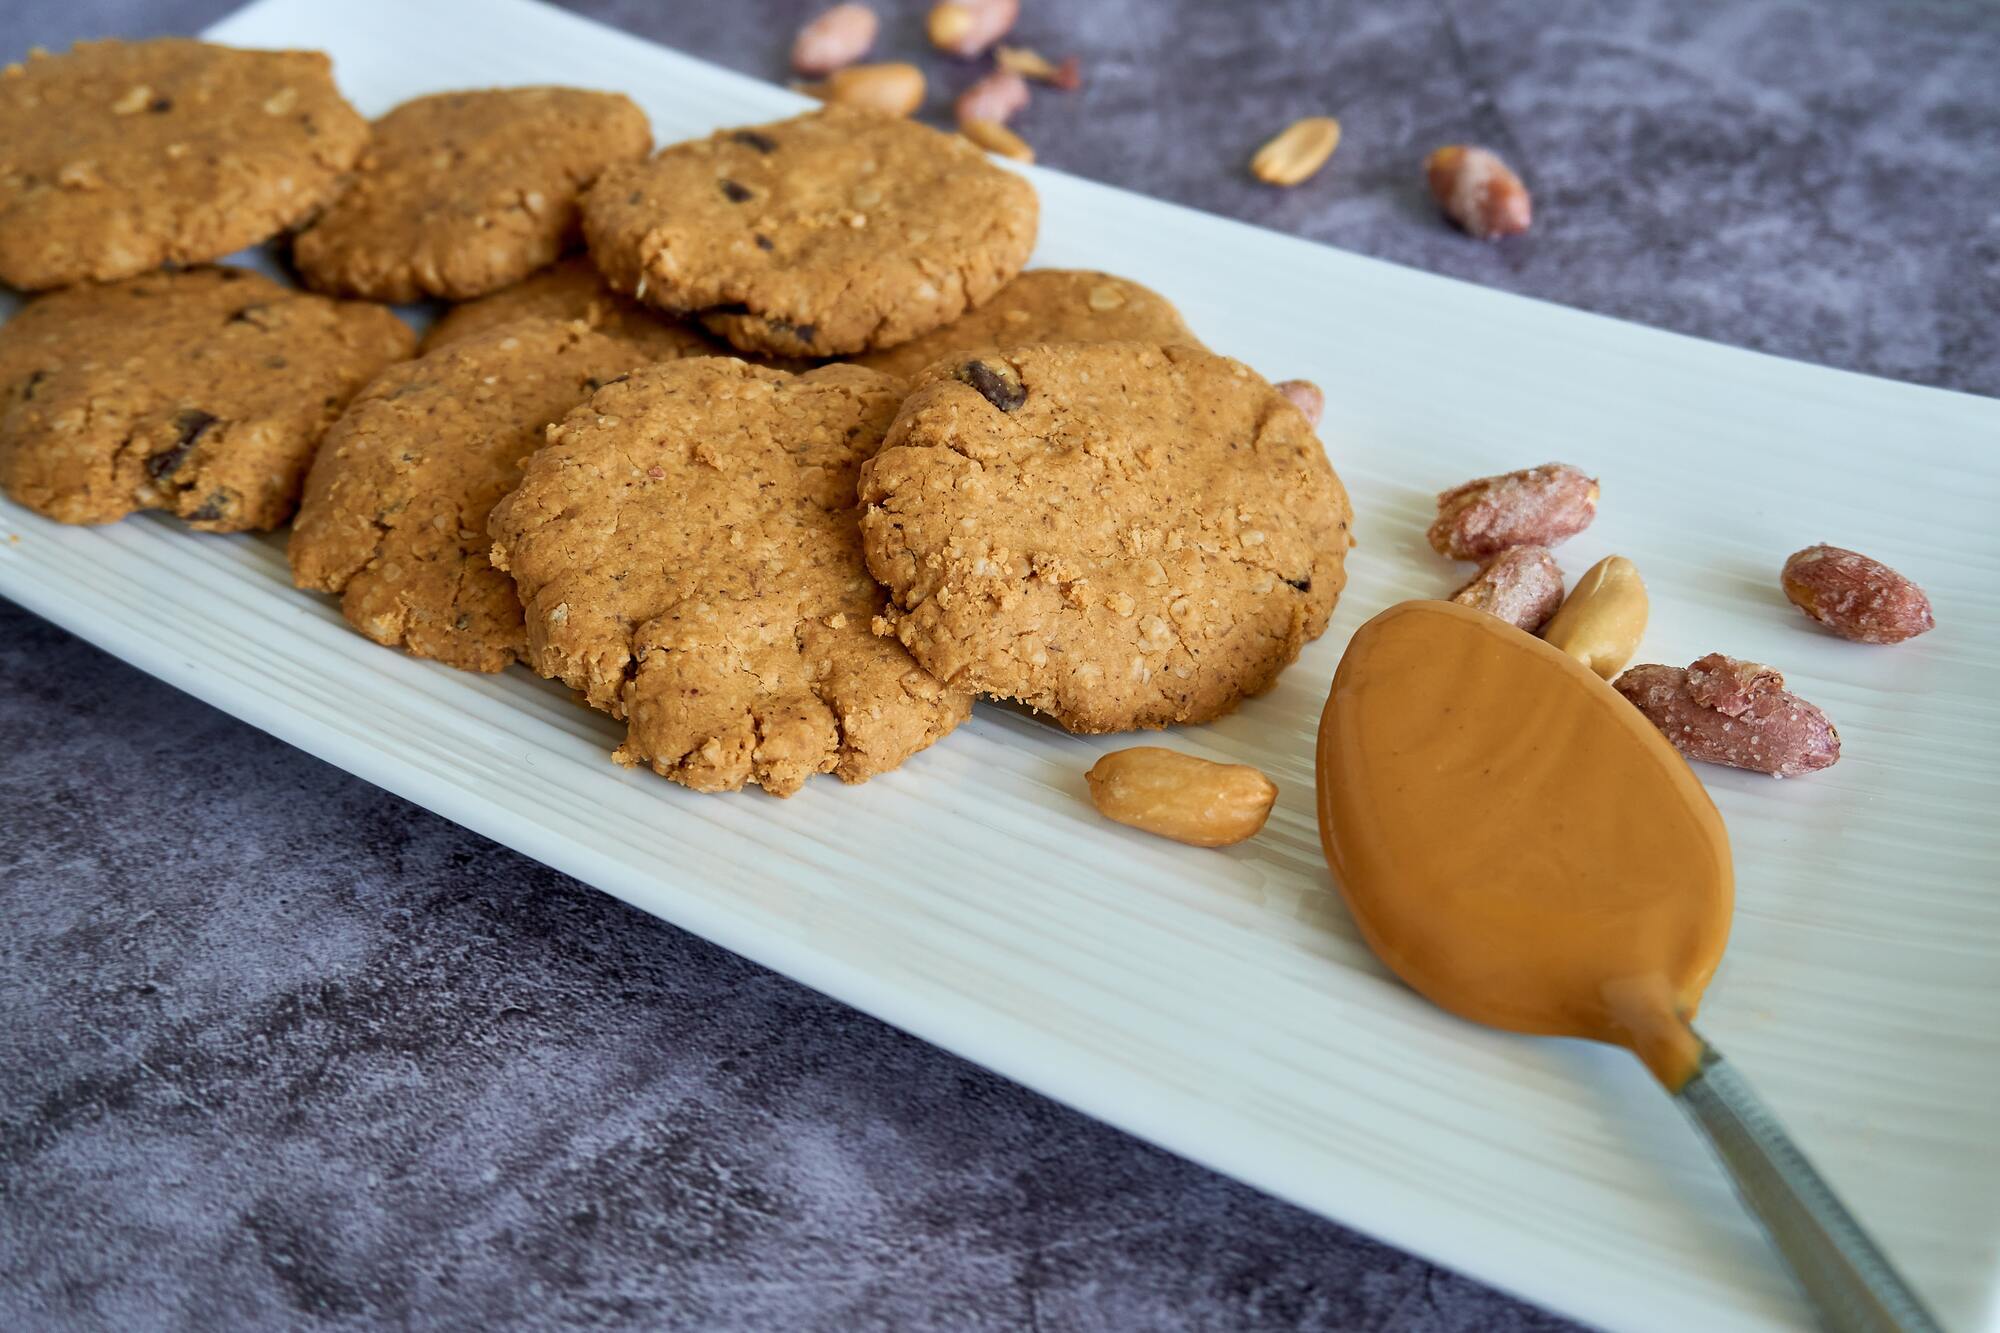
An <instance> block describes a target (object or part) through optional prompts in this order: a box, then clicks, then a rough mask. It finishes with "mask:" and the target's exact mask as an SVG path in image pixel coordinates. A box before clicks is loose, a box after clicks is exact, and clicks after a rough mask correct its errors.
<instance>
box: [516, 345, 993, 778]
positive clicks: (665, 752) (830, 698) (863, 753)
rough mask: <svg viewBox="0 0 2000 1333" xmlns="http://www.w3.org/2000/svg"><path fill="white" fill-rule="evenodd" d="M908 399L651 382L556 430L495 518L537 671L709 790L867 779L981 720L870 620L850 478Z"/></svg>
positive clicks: (724, 368)
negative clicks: (821, 777) (972, 718)
mask: <svg viewBox="0 0 2000 1333" xmlns="http://www.w3.org/2000/svg"><path fill="white" fill-rule="evenodd" d="M901 393H902V385H901V383H900V382H899V381H897V380H895V379H892V378H890V377H889V376H887V375H882V374H878V373H877V372H875V371H872V370H864V369H862V368H860V367H858V366H826V367H823V368H821V369H818V370H812V371H808V372H806V373H805V374H802V375H792V374H788V373H786V372H784V371H779V370H771V369H767V368H764V367H759V366H752V365H750V364H748V363H747V362H743V361H739V360H736V359H734V358H725V357H711V358H700V359H694V360H687V361H676V362H670V363H666V364H663V365H654V366H647V367H644V368H642V369H640V370H636V371H634V372H633V373H632V374H631V375H630V376H629V377H628V378H626V379H624V380H622V381H620V382H618V383H615V384H607V385H606V386H605V387H603V388H602V389H599V390H598V391H597V393H596V394H594V395H593V396H592V397H591V399H590V401H589V402H587V403H585V404H582V405H581V406H579V407H578V408H576V409H575V410H574V411H572V412H571V413H570V414H569V415H568V416H567V417H565V418H564V419H563V420H562V422H561V423H560V424H559V425H557V426H556V427H555V428H554V429H552V430H551V431H550V432H549V442H548V444H547V445H546V446H545V447H544V448H543V449H542V450H541V451H540V452H538V453H536V454H535V455H534V457H532V458H531V459H529V460H528V463H527V465H526V467H525V469H524V473H523V477H522V481H521V485H520V487H519V489H517V490H516V491H514V493H513V494H511V495H509V496H508V497H506V498H505V499H503V500H502V501H501V502H500V503H499V504H498V505H496V506H495V507H494V510H493V516H492V520H491V522H490V524H489V530H490V531H491V533H492V536H493V542H494V546H493V561H494V563H495V564H496V565H498V566H500V567H501V568H503V569H506V570H508V571H509V572H510V573H512V575H513V577H514V581H515V585H516V587H517V589H518V590H519V592H520V595H521V601H522V604H523V606H524V607H525V608H526V611H527V629H528V650H529V661H530V662H531V664H532V665H533V666H534V667H535V669H536V670H538V671H540V672H541V673H542V674H543V675H545V676H551V677H554V678H556V679H559V680H562V681H564V682H566V683H567V684H569V685H570V686H572V687H573V688H575V689H577V690H580V691H582V692H583V694H584V696H585V698H586V699H587V700H588V701H589V702H590V703H591V704H592V705H593V706H594V707H597V708H600V709H602V710H604V711H605V712H607V713H610V714H611V715H612V716H614V717H619V718H623V719H624V721H625V723H626V738H625V743H624V744H623V745H622V746H620V747H619V750H618V753H617V756H616V757H617V758H618V759H619V761H620V762H622V763H627V764H641V763H643V764H649V765H651V766H652V768H653V769H654V770H655V771H656V772H658V773H661V774H663V775H665V776H667V777H669V778H672V779H673V780H675V781H676V782H680V783H683V784H685V785H687V786H689V787H692V788H695V789H696V790H698V791H727V790H735V789H737V788H739V787H741V786H743V785H744V784H745V783H746V782H754V783H757V784H758V785H760V786H762V787H763V788H764V789H765V790H766V791H768V792H771V793H773V794H775V795H780V796H784V795H789V794H791V793H792V792H794V791H796V790H798V788H799V787H800V786H801V785H802V784H803V783H804V782H805V780H806V779H807V778H808V777H810V776H812V775H813V774H815V773H828V772H830V773H833V774H835V775H837V776H838V777H840V778H841V779H842V780H844V781H847V782H860V781H863V780H865V779H867V778H869V777H872V776H874V775H875V774H877V773H882V772H886V771H887V770H889V769H892V768H894V767H896V766H897V765H898V764H900V763H902V762H903V760H905V759H907V758H908V757H909V756H910V755H912V754H914V753H916V752H917V751H919V750H921V749H923V748H924V747H926V746H928V745H930V744H931V743H932V742H933V741H935V740H937V739H938V738H939V737H940V736H943V735H944V734H945V733H947V732H949V731H950V730H951V729H952V728H953V727H955V726H957V725H958V724H959V723H960V722H961V721H963V720H964V719H965V717H966V714H967V713H968V712H969V711H970V709H971V704H972V701H971V698H970V696H969V695H967V694H965V693H963V692H959V691H954V690H948V689H946V688H945V687H944V686H942V685H940V684H939V683H938V682H937V680H936V679H935V678H934V677H932V676H931V675H930V673H929V672H927V671H925V670H924V669H923V668H922V667H920V666H918V665H917V664H916V662H915V661H913V660H911V658H910V655H909V654H908V653H907V652H905V651H904V650H903V648H902V647H901V645H899V644H897V643H896V642H895V641H894V640H891V639H884V638H880V637H878V636H877V635H875V634H874V633H873V632H872V631H871V628H870V626H871V623H872V621H873V619H874V617H875V616H877V615H878V614H879V613H880V612H881V610H882V600H883V599H882V590H881V589H880V588H879V587H878V586H876V583H875V581H874V580H873V579H872V578H870V577H869V575H868V570H867V567H866V565H865V564H864V562H863V560H862V554H861V539H860V533H859V531H858V530H857V527H856V523H855V500H854V493H855V474H856V472H857V470H858V469H859V468H860V466H861V464H862V462H863V460H865V459H866V458H867V457H868V456H869V455H870V454H871V453H873V452H874V450H875V448H876V446H877V444H878V443H879V442H880V440H881V438H882V432H883V431H884V430H886V429H887V428H888V425H889V422H890V420H891V419H892V418H893V417H894V416H895V413H896V404H897V402H898V400H899V398H900V397H901Z"/></svg>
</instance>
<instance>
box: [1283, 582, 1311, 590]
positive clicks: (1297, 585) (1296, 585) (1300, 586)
mask: <svg viewBox="0 0 2000 1333" xmlns="http://www.w3.org/2000/svg"><path fill="white" fill-rule="evenodd" d="M1285 582H1286V583H1288V584H1290V585H1291V586H1292V587H1294V588H1297V589H1298V590H1299V591H1300V592H1311V591H1312V590H1313V581H1312V580H1311V579H1286V580H1285Z"/></svg>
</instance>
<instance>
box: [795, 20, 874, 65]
mask: <svg viewBox="0 0 2000 1333" xmlns="http://www.w3.org/2000/svg"><path fill="white" fill-rule="evenodd" d="M880 27H881V24H880V23H879V22H878V21H877V20H876V18H875V11H874V10H872V9H870V8H869V7H868V6H866V5H835V6H834V7H833V8H832V9H829V10H827V11H826V12H825V13H824V14H821V15H820V16H819V17H818V18H816V19H814V20H813V21H812V22H810V23H808V24H806V26H805V27H803V28H800V29H799V35H798V36H797V37H796V38H794V39H793V40H792V68H793V69H795V70H797V71H798V72H799V73H801V74H811V75H815V76H817V77H820V78H824V77H826V76H827V75H829V74H831V73H833V72H834V71H835V70H837V69H843V68H845V67H846V66H848V65H851V64H853V63H854V62H855V61H857V60H859V59H861V57H863V56H865V55H867V54H868V48H869V47H871V46H873V45H875V34H876V32H877V30H878V29H879V28H880Z"/></svg>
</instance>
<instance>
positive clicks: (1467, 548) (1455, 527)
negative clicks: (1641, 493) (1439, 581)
mask: <svg viewBox="0 0 2000 1333" xmlns="http://www.w3.org/2000/svg"><path fill="white" fill-rule="evenodd" d="M1595 517H1597V482H1596V480H1595V479H1594V478H1591V477H1588V476H1585V475H1584V474H1583V472H1582V471H1580V470H1579V469H1577V468H1573V467H1571V466H1570V465H1569V464H1567V463H1544V464H1542V465H1541V466H1540V467H1531V468H1523V469H1522V470H1520V471H1519V472H1508V473H1504V474H1502V475H1500V476H1497V477H1480V478H1479V479H1478V480H1476V481H1468V482H1466V483H1465V484H1464V485H1462V486H1454V487H1452V488H1451V489H1450V490H1448V491H1445V492H1443V493H1441V494H1440V495H1439V496H1438V516H1437V520H1436V521H1435V522H1434V523H1432V524H1431V526H1430V531H1429V533H1428V534H1426V535H1427V536H1428V537H1429V538H1430V543H1431V549H1432V550H1434V551H1436V552H1437V553H1438V554H1439V555H1448V556H1450V557H1451V558H1452V559H1454V560H1484V559H1486V558H1487V557H1488V556H1491V555H1498V554H1499V553H1500V552H1502V551H1504V550H1506V549H1507V548H1508V547H1510V546H1557V545H1560V544H1561V543H1563V542H1565V541H1568V540H1569V539H1570V538H1571V537H1574V536H1576V534H1577V533H1579V532H1582V531H1583V530H1584V529H1585V528H1587V527H1589V526H1590V521H1591V520H1592V519H1593V518H1595Z"/></svg>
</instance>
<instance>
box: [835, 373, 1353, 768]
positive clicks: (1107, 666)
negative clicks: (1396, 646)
mask: <svg viewBox="0 0 2000 1333" xmlns="http://www.w3.org/2000/svg"><path fill="white" fill-rule="evenodd" d="M861 499H862V502H863V505H864V506H865V508H864V510H863V517H862V522H861V529H862V540H863V544H864V547H865V549H866V551H867V555H868V566H869V568H870V569H871V570H872V571H874V574H875V576H876V578H878V579H880V580H881V581H882V582H883V583H884V584H885V585H886V586H887V587H888V589H889V592H890V595H891V604H892V609H891V611H890V612H889V614H888V616H887V617H886V622H887V623H886V625H885V629H886V630H888V631H889V632H892V633H893V634H894V635H895V636H896V637H897V638H898V639H899V640H900V641H901V642H902V643H904V644H905V645H907V646H908V647H909V649H910V651H911V653H912V655H914V656H915V657H916V659H917V660H918V661H919V662H922V663H923V664H924V665H925V666H927V667H929V668H930V670H931V671H932V672H933V673H934V674H935V675H936V676H937V677H938V678H939V679H940V680H943V681H944V682H946V683H947V684H948V685H951V686H953V687H955V688H958V689H965V690H973V691H980V692H984V693H988V694H994V695H998V696H1001V697H1003V698H1009V699H1019V700H1021V701H1022V702H1024V703H1027V704H1029V705H1031V706H1033V707H1035V708H1037V709H1041V710H1043V711H1046V712H1048V713H1050V714H1051V715H1053V716H1054V717H1055V719H1056V720H1057V721H1059V722H1061V723H1062V724H1063V725H1064V726H1066V727H1068V728H1070V729H1071V730H1073V731H1090V732H1097V731H1122V730H1125V729H1127V728H1132V727H1160V726H1166V725H1169V724H1172V723H1176V722H1202V721H1206V720H1208V719H1210V718H1213V717H1216V716H1218V715H1219V714H1222V713H1226V712H1228V711H1229V710H1230V709H1232V708H1234V707H1235V706H1236V704H1237V703H1238V702H1239V701H1240V700H1241V699H1242V698H1243V697H1244V696H1246V695H1251V694H1256V693H1258V692H1259V691H1262V690H1264V689H1266V688H1268V687H1269V686H1270V685H1271V683H1272V682H1273V681H1274V680H1276V679H1277V675H1278V673H1279V671H1281V670H1282V669H1283V668H1284V667H1285V665H1286V664H1287V663H1289V662H1291V661H1292V660H1293V659H1294V658H1295V657H1297V656H1298V654H1299V649H1300V648H1301V647H1302V646H1303V645H1304V644H1305V643H1306V642H1307V641H1308V640H1310V639H1313V638H1316V637H1317V636H1318V635H1319V634H1320V633H1321V632H1322V631H1324V630H1325V628H1326V623H1327V618H1328V616H1330V615H1331V614H1332V611H1333V604H1334V601H1335V599H1336V597H1337V596H1338V595H1339V593H1340V589H1341V586H1342V583H1343V582H1344V577H1345V576H1344V572H1343V568H1342V566H1343V562H1344V560H1345V558H1346V555H1347V550H1348V547H1349V546H1350V545H1352V542H1351V540H1350V538H1349V536H1348V520H1349V509H1348V503H1347V494H1346V492H1345V490H1343V489H1342V487H1341V484H1340V480H1339V478H1337V477H1335V476H1334V473H1333V469H1332V468H1331V467H1330V466H1328V464H1327V461H1326V455H1325V453H1324V452H1323V451H1322V450H1321V448H1320V444H1319V440H1318V439H1317V438H1316V437H1315V436H1314V435H1313V432H1312V428H1311V427H1310V426H1308V425H1307V424H1306V419H1305V417H1304V416H1303V415H1301V414H1300V412H1299V410H1298V408H1296V407H1294V406H1293V405H1292V404H1291V402H1290V401H1288V400H1287V399H1286V398H1285V397H1284V396H1283V395H1282V394H1280V393H1279V392H1278V391H1277V390H1276V389H1274V388H1272V387H1271V386H1270V385H1269V384H1267V383H1266V382H1265V381H1264V380H1262V379H1261V378H1259V377H1258V376H1257V375H1256V374H1255V373H1254V372H1253V371H1251V370H1250V369H1249V368H1248V367H1246V366H1244V365H1242V364H1241V363H1240V362H1236V361H1232V360H1230V359H1228V358H1226V357H1221V356H1215V355H1213V354H1211V353H1208V352H1203V351H1200V350H1198V349H1195V348H1190V347H1160V346H1156V345H1152V344H1145V343H1099V344H1059V345H1054V346H1047V347H1030V348H1017V349H1015V350H1013V351H1011V352H1007V353H990V354H987V355H984V356H980V357H974V358H972V359H969V360H966V361H964V362H959V363H956V364H953V363H940V364H938V365H934V366H932V367H931V368H930V369H929V370H927V371H926V372H924V374H923V375H922V376H921V377H920V378H919V379H918V381H917V383H916V385H915V387H914V390H913V392H912V393H911V395H910V397H909V399H908V401H907V402H905V403H904V405H903V408H902V410H901V411H900V413H898V415H897V418H896V423H895V425H894V427H893V428H892V429H891V430H890V432H889V435H888V438H887V439H886V440H885V441H884V442H883V446H882V449H881V452H880V453H878V454H877V455H876V457H875V458H874V459H873V460H872V461H870V462H869V464H868V465H867V466H866V467H865V468H863V469H862V474H861Z"/></svg>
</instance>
